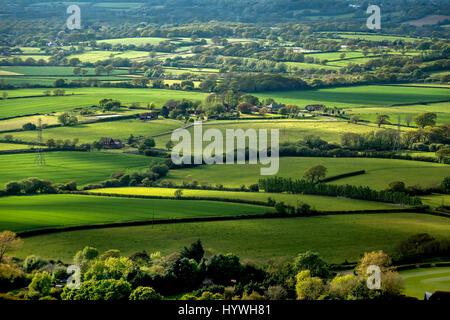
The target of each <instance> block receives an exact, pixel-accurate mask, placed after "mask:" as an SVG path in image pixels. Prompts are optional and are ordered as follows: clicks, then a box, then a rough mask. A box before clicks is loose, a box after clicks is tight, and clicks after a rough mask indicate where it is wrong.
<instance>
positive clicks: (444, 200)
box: [421, 194, 450, 208]
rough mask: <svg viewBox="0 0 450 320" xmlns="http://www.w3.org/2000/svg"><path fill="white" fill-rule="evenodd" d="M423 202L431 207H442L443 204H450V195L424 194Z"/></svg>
mask: <svg viewBox="0 0 450 320" xmlns="http://www.w3.org/2000/svg"><path fill="white" fill-rule="evenodd" d="M421 198H422V202H423V203H424V204H426V205H428V206H430V207H434V208H435V207H440V206H442V205H444V206H449V205H450V195H448V194H432V195H429V196H423V197H421Z"/></svg>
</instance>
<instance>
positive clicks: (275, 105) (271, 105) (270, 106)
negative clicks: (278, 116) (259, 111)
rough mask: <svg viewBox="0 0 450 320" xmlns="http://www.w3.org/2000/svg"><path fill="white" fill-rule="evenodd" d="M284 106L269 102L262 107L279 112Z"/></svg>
mask: <svg viewBox="0 0 450 320" xmlns="http://www.w3.org/2000/svg"><path fill="white" fill-rule="evenodd" d="M284 106H285V105H284V104H274V103H271V104H269V105H267V106H262V107H261V108H267V109H269V112H271V113H274V112H278V110H280V109H281V108H283V107H284Z"/></svg>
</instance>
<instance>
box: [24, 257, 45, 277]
mask: <svg viewBox="0 0 450 320" xmlns="http://www.w3.org/2000/svg"><path fill="white" fill-rule="evenodd" d="M46 264H48V261H47V260H45V259H43V258H41V257H39V256H35V255H30V256H28V257H26V258H25V261H24V262H23V269H24V270H25V272H27V273H30V272H31V271H33V270H38V269H40V268H42V267H43V266H45V265H46Z"/></svg>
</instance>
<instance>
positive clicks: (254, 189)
mask: <svg viewBox="0 0 450 320" xmlns="http://www.w3.org/2000/svg"><path fill="white" fill-rule="evenodd" d="M248 190H249V191H250V192H259V185H258V184H257V183H255V184H251V185H250V186H249V187H248Z"/></svg>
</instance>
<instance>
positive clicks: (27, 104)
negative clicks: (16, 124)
mask: <svg viewBox="0 0 450 320" xmlns="http://www.w3.org/2000/svg"><path fill="white" fill-rule="evenodd" d="M44 90H45V89H25V91H24V93H23V96H30V95H42V92H43V91H44ZM50 90H53V89H52V88H50ZM13 91H14V93H15V95H16V96H18V95H19V94H20V92H21V90H9V91H7V92H8V94H9V92H13ZM33 93H34V94H33ZM72 93H73V94H72ZM205 97H206V94H205V93H201V92H184V91H175V90H164V89H150V88H149V89H122V88H74V89H66V95H65V96H61V97H54V96H51V97H37V98H25V99H8V100H6V101H5V100H3V101H1V102H0V119H1V118H5V117H13V116H18V115H29V114H34V113H49V112H57V111H66V110H71V109H74V108H79V107H87V106H91V105H97V104H98V102H99V101H100V100H101V99H105V98H109V99H118V100H120V101H121V102H122V103H123V104H130V103H132V102H141V103H143V104H145V105H146V104H147V103H150V102H154V103H155V104H156V105H157V106H161V105H162V104H164V103H165V102H166V101H168V100H170V99H174V100H181V99H183V98H186V99H193V100H203V99H204V98H205Z"/></svg>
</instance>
